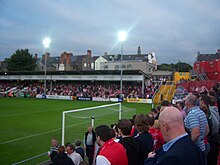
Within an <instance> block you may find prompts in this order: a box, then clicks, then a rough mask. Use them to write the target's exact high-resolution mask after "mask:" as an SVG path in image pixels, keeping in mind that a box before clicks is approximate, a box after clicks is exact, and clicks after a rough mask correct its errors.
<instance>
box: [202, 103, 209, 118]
mask: <svg viewBox="0 0 220 165" xmlns="http://www.w3.org/2000/svg"><path fill="white" fill-rule="evenodd" d="M200 109H201V110H202V111H203V112H204V113H205V115H206V117H208V110H209V109H208V107H207V106H206V105H203V106H200Z"/></svg>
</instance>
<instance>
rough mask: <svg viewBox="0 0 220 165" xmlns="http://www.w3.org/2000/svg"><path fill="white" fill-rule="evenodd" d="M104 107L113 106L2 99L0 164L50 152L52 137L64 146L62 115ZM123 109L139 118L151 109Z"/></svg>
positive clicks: (131, 104)
mask: <svg viewBox="0 0 220 165" xmlns="http://www.w3.org/2000/svg"><path fill="white" fill-rule="evenodd" d="M104 104H112V103H110V102H92V101H68V100H47V99H30V98H25V99H24V98H0V126H1V127H0V133H1V136H0V155H1V159H0V164H4V165H6V164H13V163H16V162H19V161H22V160H24V159H27V158H31V157H33V156H36V155H39V154H42V153H45V152H47V151H48V150H49V147H50V142H51V138H52V137H56V138H57V139H58V141H59V142H60V143H61V125H62V112H63V111H66V110H72V109H80V108H87V107H94V106H100V105H104ZM123 106H125V107H128V108H136V111H137V114H139V113H147V112H149V111H150V108H151V105H148V104H140V103H139V104H138V103H123ZM130 118H132V116H131V117H130ZM115 122H117V121H115Z"/></svg>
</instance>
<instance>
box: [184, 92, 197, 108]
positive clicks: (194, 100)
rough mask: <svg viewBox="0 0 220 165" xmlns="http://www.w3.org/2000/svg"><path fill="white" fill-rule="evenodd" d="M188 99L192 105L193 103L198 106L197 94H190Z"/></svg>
mask: <svg viewBox="0 0 220 165" xmlns="http://www.w3.org/2000/svg"><path fill="white" fill-rule="evenodd" d="M186 101H187V102H188V103H189V104H190V105H193V106H196V105H197V102H198V98H197V96H196V95H193V94H190V95H188V96H187V97H186Z"/></svg>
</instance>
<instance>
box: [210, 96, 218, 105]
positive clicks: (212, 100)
mask: <svg viewBox="0 0 220 165" xmlns="http://www.w3.org/2000/svg"><path fill="white" fill-rule="evenodd" d="M209 98H210V106H215V105H216V103H217V98H216V97H215V96H209Z"/></svg>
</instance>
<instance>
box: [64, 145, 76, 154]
mask: <svg viewBox="0 0 220 165" xmlns="http://www.w3.org/2000/svg"><path fill="white" fill-rule="evenodd" d="M74 151H75V147H74V145H72V144H69V145H68V146H67V148H66V152H67V154H68V155H70V154H72V153H73V152H74Z"/></svg>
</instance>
